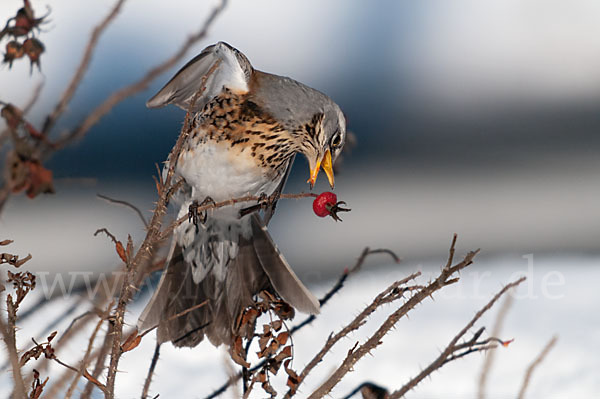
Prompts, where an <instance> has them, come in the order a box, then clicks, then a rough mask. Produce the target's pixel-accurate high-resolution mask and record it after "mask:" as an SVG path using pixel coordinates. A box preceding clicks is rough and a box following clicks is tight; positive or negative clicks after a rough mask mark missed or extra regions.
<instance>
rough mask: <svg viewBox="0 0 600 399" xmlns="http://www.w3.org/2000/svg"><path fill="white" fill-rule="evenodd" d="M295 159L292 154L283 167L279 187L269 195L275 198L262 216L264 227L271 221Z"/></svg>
mask: <svg viewBox="0 0 600 399" xmlns="http://www.w3.org/2000/svg"><path fill="white" fill-rule="evenodd" d="M295 158H296V154H294V155H293V156H292V158H290V160H289V162H288V164H287V166H286V167H285V172H284V173H283V179H281V182H280V183H279V185H278V186H277V188H276V189H275V191H274V192H273V194H271V195H272V196H276V200H275V201H273V203H272V204H271V206H270V207H269V208H268V209H266V210H265V213H264V215H263V222H264V224H265V226H266V225H268V224H269V221H270V220H271V218H272V217H273V214H274V213H275V207H276V206H277V201H278V200H279V195H280V194H281V193H282V192H283V188H284V187H285V183H286V182H287V179H288V177H290V171H291V170H292V165H293V164H294V159H295Z"/></svg>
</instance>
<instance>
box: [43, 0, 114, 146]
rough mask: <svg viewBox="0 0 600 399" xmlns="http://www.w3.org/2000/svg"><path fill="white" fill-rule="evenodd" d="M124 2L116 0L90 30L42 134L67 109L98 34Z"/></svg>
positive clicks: (45, 132)
mask: <svg viewBox="0 0 600 399" xmlns="http://www.w3.org/2000/svg"><path fill="white" fill-rule="evenodd" d="M124 3H125V0H117V2H116V3H115V5H114V6H113V8H112V9H111V10H110V12H109V13H108V14H107V15H106V17H104V19H103V20H102V21H101V22H100V23H99V24H98V25H96V26H95V27H94V29H93V30H92V34H91V36H90V39H89V41H88V43H87V46H86V48H85V51H84V53H83V57H82V58H81V61H80V62H79V66H78V67H77V69H76V71H75V74H74V75H73V77H72V78H71V82H70V83H69V85H68V86H67V88H66V89H65V91H64V92H63V94H62V96H61V98H60V101H59V102H58V103H57V104H56V106H55V107H54V110H53V111H52V112H51V113H50V114H49V115H48V116H47V117H46V121H45V122H44V127H43V128H42V134H43V135H48V133H49V132H50V130H51V129H52V127H53V126H54V124H55V123H56V120H57V119H58V118H59V117H60V116H61V115H62V113H63V112H64V111H65V110H66V109H67V106H68V104H69V102H71V99H72V98H73V96H74V95H75V91H76V90H77V88H78V87H79V84H80V83H81V79H83V76H84V75H85V72H86V71H87V69H88V66H89V65H90V61H91V60H92V55H93V54H94V51H95V49H96V45H97V44H98V40H99V39H100V35H102V33H103V32H104V30H106V28H107V27H108V25H110V23H111V22H112V21H113V20H114V19H115V17H116V16H117V15H118V14H119V12H120V11H121V7H122V6H123V4H124Z"/></svg>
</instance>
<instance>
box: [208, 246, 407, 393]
mask: <svg viewBox="0 0 600 399" xmlns="http://www.w3.org/2000/svg"><path fill="white" fill-rule="evenodd" d="M379 253H386V254H389V255H390V256H391V257H392V259H393V260H394V261H395V262H396V263H397V262H399V261H400V258H399V257H398V256H397V255H396V254H395V253H394V252H392V251H390V250H389V249H373V250H371V249H369V248H368V247H367V248H365V249H364V250H363V251H362V253H361V254H360V256H359V257H358V260H357V261H356V263H355V264H354V266H352V267H351V268H350V269H346V270H344V272H343V273H342V274H341V275H340V277H339V278H338V280H337V282H336V283H335V284H334V285H333V286H332V287H331V289H330V290H329V291H327V293H325V295H324V296H323V297H322V298H321V299H319V305H320V306H321V307H322V306H324V305H325V304H326V303H327V302H328V301H329V300H330V299H331V298H332V297H333V296H334V295H335V294H336V293H337V292H338V291H339V290H340V289H341V288H342V287H343V286H344V283H345V282H346V280H347V279H348V277H350V276H351V275H353V274H354V273H357V272H358V271H360V270H361V268H362V266H363V264H364V263H365V261H366V260H367V258H368V257H369V256H370V255H374V254H379ZM315 318H316V316H314V315H311V316H308V317H307V318H306V319H304V320H303V321H302V322H300V323H298V324H296V325H294V326H292V327H291V328H290V335H293V334H295V333H297V332H298V331H299V330H300V329H302V328H304V327H306V326H307V325H309V324H310V323H312V322H313V321H314V320H315ZM265 364H266V360H263V361H261V362H259V363H258V364H256V365H255V366H253V367H252V368H250V369H249V370H248V371H249V372H250V373H254V372H255V371H257V370H259V369H260V368H261V367H263V366H264V365H265ZM241 378H242V373H237V374H235V375H233V376H231V377H230V378H229V379H228V380H227V382H225V383H224V384H223V385H221V386H220V387H219V388H217V389H216V390H214V391H213V392H212V393H211V394H210V395H208V396H207V397H205V398H204V399H213V398H216V397H218V396H220V395H221V394H223V393H225V391H227V389H228V388H229V387H230V386H232V385H233V384H235V383H237V381H239V380H240V379H241Z"/></svg>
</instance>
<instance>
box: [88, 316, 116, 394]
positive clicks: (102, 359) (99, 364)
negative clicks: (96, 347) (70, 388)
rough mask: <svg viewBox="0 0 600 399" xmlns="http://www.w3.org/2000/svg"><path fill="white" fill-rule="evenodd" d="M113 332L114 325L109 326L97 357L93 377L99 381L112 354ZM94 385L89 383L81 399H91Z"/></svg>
mask: <svg viewBox="0 0 600 399" xmlns="http://www.w3.org/2000/svg"><path fill="white" fill-rule="evenodd" d="M112 332H113V324H112V323H109V324H108V330H107V331H106V335H105V336H104V341H103V342H102V346H101V347H100V351H99V352H98V356H97V357H96V364H95V365H94V370H93V371H92V377H94V378H95V379H98V377H99V376H100V374H101V373H102V371H103V370H104V364H105V363H106V357H107V356H108V354H109V353H110V347H111V346H110V344H111V342H112V335H113V334H112ZM94 386H95V385H94V384H92V382H91V381H88V382H87V383H86V385H85V388H84V389H83V393H82V394H81V399H89V398H90V397H91V395H92V391H93V390H94Z"/></svg>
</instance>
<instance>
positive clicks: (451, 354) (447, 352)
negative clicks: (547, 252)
mask: <svg viewBox="0 0 600 399" xmlns="http://www.w3.org/2000/svg"><path fill="white" fill-rule="evenodd" d="M523 281H525V277H521V278H519V279H518V280H516V281H513V282H512V283H509V284H507V285H505V286H504V287H503V288H502V289H501V290H500V291H499V292H498V293H497V294H496V295H494V297H493V298H492V299H491V300H490V301H489V302H488V303H487V304H486V305H485V306H484V307H482V308H481V309H480V310H479V311H478V312H477V313H476V314H475V316H473V318H472V319H471V320H470V321H469V322H468V323H467V325H465V326H464V327H463V329H462V330H460V332H459V333H458V334H456V336H455V337H454V338H452V340H450V343H449V344H448V346H446V348H445V349H444V350H443V351H442V353H440V355H439V356H438V357H437V358H436V359H435V360H434V361H433V362H432V363H431V364H430V365H429V366H427V367H426V368H425V369H423V370H422V371H421V372H420V373H419V374H418V375H417V376H416V377H414V378H412V379H411V380H410V381H409V382H408V383H406V384H405V385H404V386H403V387H402V388H400V389H398V390H396V391H394V392H392V393H391V395H390V399H394V398H400V397H402V396H404V395H405V394H406V393H407V392H408V391H410V390H411V389H413V388H414V387H416V386H417V384H419V382H421V381H422V380H423V379H424V378H425V377H427V376H429V375H430V374H431V373H433V372H434V371H435V370H437V369H439V368H440V367H442V366H443V365H444V364H446V363H448V362H449V361H451V360H454V359H456V358H459V357H462V356H464V355H466V354H467V353H464V354H460V355H456V352H457V351H460V350H463V349H465V348H468V350H470V348H472V346H473V345H475V344H476V343H477V338H478V337H477V335H475V336H474V337H473V338H474V340H473V339H472V340H471V341H469V342H466V343H465V344H458V341H459V340H460V339H462V338H463V337H464V335H465V334H466V333H467V331H469V330H470V329H471V328H472V327H473V326H474V325H475V323H476V322H477V321H478V320H479V319H480V318H481V316H483V314H484V313H485V312H487V311H488V310H490V309H491V307H492V306H494V304H495V303H496V301H497V300H498V299H500V297H502V295H504V294H505V293H506V292H507V291H508V290H510V289H511V288H513V287H516V286H518V285H519V284H521V283H522V282H523ZM480 331H481V332H483V331H482V330H480ZM496 340H497V338H496ZM500 342H502V341H500ZM502 343H503V344H506V343H504V342H502ZM486 344H487V343H486ZM481 346H482V348H480V349H479V350H481V349H489V348H491V347H490V346H488V347H485V346H483V345H481ZM468 353H471V352H468Z"/></svg>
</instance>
